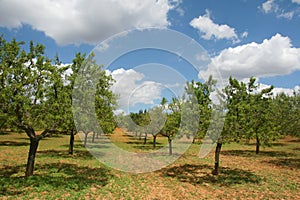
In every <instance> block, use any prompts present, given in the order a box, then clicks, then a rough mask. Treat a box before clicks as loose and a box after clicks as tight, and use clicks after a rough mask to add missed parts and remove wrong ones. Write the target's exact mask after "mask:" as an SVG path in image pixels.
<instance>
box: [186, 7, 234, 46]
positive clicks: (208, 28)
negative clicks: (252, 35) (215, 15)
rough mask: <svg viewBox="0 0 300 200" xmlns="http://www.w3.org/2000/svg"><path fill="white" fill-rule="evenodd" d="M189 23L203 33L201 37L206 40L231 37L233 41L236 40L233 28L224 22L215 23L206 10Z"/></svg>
mask: <svg viewBox="0 0 300 200" xmlns="http://www.w3.org/2000/svg"><path fill="white" fill-rule="evenodd" d="M190 25H191V26H192V27H193V28H195V29H198V30H199V31H200V32H201V33H203V35H202V38H203V39H206V40H210V39H213V38H216V39H218V40H219V39H231V40H233V41H237V40H238V36H237V34H236V32H235V29H234V28H231V27H230V26H228V25H226V24H222V25H219V24H216V23H214V22H213V21H212V20H211V18H210V12H209V11H208V10H206V14H205V15H203V16H199V17H198V18H194V19H193V20H192V21H191V22H190Z"/></svg>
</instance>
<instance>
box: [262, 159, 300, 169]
mask: <svg viewBox="0 0 300 200" xmlns="http://www.w3.org/2000/svg"><path fill="white" fill-rule="evenodd" d="M263 162H264V163H269V164H273V165H277V166H280V167H288V168H294V169H300V159H297V158H278V159H276V160H270V161H263Z"/></svg>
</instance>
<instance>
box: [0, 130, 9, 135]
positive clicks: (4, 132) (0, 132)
mask: <svg viewBox="0 0 300 200" xmlns="http://www.w3.org/2000/svg"><path fill="white" fill-rule="evenodd" d="M9 134H10V133H9V132H8V131H0V135H9Z"/></svg>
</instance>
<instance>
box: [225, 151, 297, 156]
mask: <svg viewBox="0 0 300 200" xmlns="http://www.w3.org/2000/svg"><path fill="white" fill-rule="evenodd" d="M221 154H222V155H228V156H242V157H253V156H268V157H289V156H294V154H293V153H288V152H284V151H260V152H259V154H255V150H224V151H222V153H221Z"/></svg>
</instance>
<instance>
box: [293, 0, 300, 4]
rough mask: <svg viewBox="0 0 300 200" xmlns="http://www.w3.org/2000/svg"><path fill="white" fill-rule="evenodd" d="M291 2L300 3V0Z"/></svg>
mask: <svg viewBox="0 0 300 200" xmlns="http://www.w3.org/2000/svg"><path fill="white" fill-rule="evenodd" d="M292 2H293V3H297V4H300V0H292Z"/></svg>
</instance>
